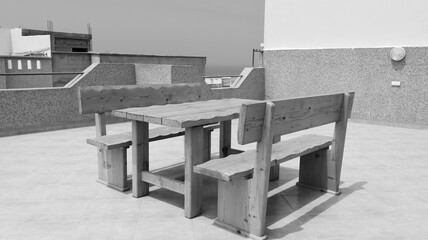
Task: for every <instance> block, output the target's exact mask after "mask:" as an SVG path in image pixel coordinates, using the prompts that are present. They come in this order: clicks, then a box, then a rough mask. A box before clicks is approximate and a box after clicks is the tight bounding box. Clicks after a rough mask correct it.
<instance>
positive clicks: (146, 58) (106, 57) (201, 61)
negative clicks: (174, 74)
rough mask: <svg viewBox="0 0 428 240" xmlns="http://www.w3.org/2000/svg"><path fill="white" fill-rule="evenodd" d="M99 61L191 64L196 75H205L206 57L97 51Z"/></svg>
mask: <svg viewBox="0 0 428 240" xmlns="http://www.w3.org/2000/svg"><path fill="white" fill-rule="evenodd" d="M99 57H100V62H101V63H136V64H138V63H142V64H161V65H174V66H179V65H180V66H181V65H192V66H196V67H197V71H198V73H197V74H198V75H199V76H201V77H202V76H204V75H205V65H206V57H186V56H157V55H141V54H140V55H133V54H115V53H99Z"/></svg>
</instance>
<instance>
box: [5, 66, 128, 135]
mask: <svg viewBox="0 0 428 240" xmlns="http://www.w3.org/2000/svg"><path fill="white" fill-rule="evenodd" d="M132 84H135V68H134V65H133V64H94V65H92V66H91V67H89V68H88V69H86V70H85V72H84V74H83V75H82V76H81V77H78V78H76V79H75V81H74V82H73V83H71V84H70V85H69V86H67V87H63V88H37V89H6V90H0V136H8V135H16V134H22V133H30V132H38V131H46V130H55V129H61V128H68V127H75V126H81V125H87V124H88V123H93V116H82V115H80V114H79V111H78V105H77V86H83V85H86V86H93V85H132Z"/></svg>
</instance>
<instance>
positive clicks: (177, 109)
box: [112, 99, 259, 128]
mask: <svg viewBox="0 0 428 240" xmlns="http://www.w3.org/2000/svg"><path fill="white" fill-rule="evenodd" d="M254 102H259V101H258V100H249V99H221V100H210V101H199V102H193V103H182V104H179V105H163V106H151V107H144V108H129V109H122V110H115V111H113V112H112V114H113V115H114V116H124V115H126V118H128V119H131V120H139V121H146V122H150V123H155V124H162V125H166V126H170V127H183V128H185V127H191V126H195V125H197V124H198V123H200V124H199V125H201V124H202V125H203V124H213V123H216V122H219V121H221V120H229V119H233V118H237V117H238V116H239V108H240V106H241V105H242V104H243V103H254ZM216 114H218V115H219V116H216ZM223 115H225V116H223ZM214 117H217V118H216V119H214ZM200 118H207V119H200ZM198 120H200V121H198ZM182 122H186V123H185V124H182Z"/></svg>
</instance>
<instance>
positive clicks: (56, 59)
mask: <svg viewBox="0 0 428 240" xmlns="http://www.w3.org/2000/svg"><path fill="white" fill-rule="evenodd" d="M91 64H92V62H91V53H74V52H52V71H53V72H83V70H85V69H86V68H87V67H88V66H89V65H91ZM74 77H76V75H56V76H53V77H52V81H53V82H52V84H53V86H54V87H62V86H64V85H66V84H67V83H68V82H69V81H70V80H71V79H73V78H74Z"/></svg>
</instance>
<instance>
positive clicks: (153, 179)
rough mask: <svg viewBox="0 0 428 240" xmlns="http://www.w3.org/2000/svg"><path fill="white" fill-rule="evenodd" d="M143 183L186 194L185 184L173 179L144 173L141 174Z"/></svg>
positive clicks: (147, 172)
mask: <svg viewBox="0 0 428 240" xmlns="http://www.w3.org/2000/svg"><path fill="white" fill-rule="evenodd" d="M141 181H144V182H147V183H150V184H153V185H156V186H159V187H162V188H166V189H168V190H171V191H174V192H176V193H180V194H184V183H183V182H181V181H178V180H175V179H173V178H169V177H166V176H161V175H157V174H153V173H151V172H149V171H143V172H142V173H141Z"/></svg>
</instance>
